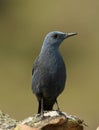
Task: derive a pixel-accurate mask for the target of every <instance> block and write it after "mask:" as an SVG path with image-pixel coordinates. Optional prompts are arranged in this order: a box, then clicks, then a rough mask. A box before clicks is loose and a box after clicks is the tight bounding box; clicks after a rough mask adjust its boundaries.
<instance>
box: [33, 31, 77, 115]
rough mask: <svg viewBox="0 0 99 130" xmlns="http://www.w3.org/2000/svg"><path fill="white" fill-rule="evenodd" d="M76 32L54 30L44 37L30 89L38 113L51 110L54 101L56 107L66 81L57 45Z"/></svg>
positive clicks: (35, 63)
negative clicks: (37, 104)
mask: <svg viewBox="0 0 99 130" xmlns="http://www.w3.org/2000/svg"><path fill="white" fill-rule="evenodd" d="M76 34H77V33H63V32H59V31H54V32H50V33H48V34H47V35H46V37H45V39H44V42H43V45H42V48H41V51H40V54H39V56H38V57H37V58H36V60H35V62H34V66H33V70H32V90H33V93H34V94H35V95H36V97H37V100H38V103H39V107H38V113H41V114H42V113H43V112H44V111H49V110H52V109H53V105H54V104H55V102H56V104H57V107H58V103H57V97H58V96H59V94H60V93H61V92H62V91H63V90H64V87H65V81H66V67H65V64H64V61H63V58H62V56H61V54H60V52H59V46H60V44H61V43H62V41H63V40H64V39H66V38H68V37H70V36H74V35H76ZM58 110H59V107H58Z"/></svg>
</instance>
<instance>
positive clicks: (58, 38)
mask: <svg viewBox="0 0 99 130" xmlns="http://www.w3.org/2000/svg"><path fill="white" fill-rule="evenodd" d="M76 34H77V33H75V32H74V33H63V32H59V31H54V32H50V33H48V34H47V35H46V37H45V39H44V46H55V47H59V45H60V44H61V42H62V41H63V40H64V39H66V38H68V37H70V36H74V35H76Z"/></svg>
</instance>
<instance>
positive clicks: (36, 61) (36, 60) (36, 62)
mask: <svg viewBox="0 0 99 130" xmlns="http://www.w3.org/2000/svg"><path fill="white" fill-rule="evenodd" d="M38 59H39V56H38V57H37V58H36V59H35V61H34V64H33V69H32V75H33V73H34V70H35V68H36V67H37V65H38Z"/></svg>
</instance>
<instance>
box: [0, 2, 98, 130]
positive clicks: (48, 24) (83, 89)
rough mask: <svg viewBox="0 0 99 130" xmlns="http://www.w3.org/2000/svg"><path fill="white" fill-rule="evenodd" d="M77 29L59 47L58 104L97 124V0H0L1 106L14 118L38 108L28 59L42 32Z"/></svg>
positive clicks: (36, 48) (91, 125)
mask: <svg viewBox="0 0 99 130" xmlns="http://www.w3.org/2000/svg"><path fill="white" fill-rule="evenodd" d="M54 30H59V31H63V32H78V35H77V36H75V37H72V38H69V39H67V40H65V41H64V43H63V44H62V46H61V48H60V50H61V53H62V55H63V58H64V60H65V63H66V66H67V75H68V77H67V83H66V89H65V91H64V92H63V93H62V94H61V96H60V97H59V98H58V99H59V105H60V108H61V110H62V111H65V112H67V113H68V114H73V115H76V116H78V117H80V118H82V119H84V120H85V122H86V123H87V124H88V126H89V127H88V128H86V129H87V130H92V129H96V127H97V126H98V125H99V1H98V0H87V1H86V0H83V1H81V0H61V1H59V0H54V1H53V0H50V1H47V0H42V1H40V0H39V1H34V0H9V1H7V0H1V1H0V109H1V110H3V111H4V112H5V113H9V114H10V115H11V116H12V117H13V118H16V119H17V120H20V119H24V118H26V117H28V116H30V115H32V114H34V113H36V112H37V101H36V98H35V96H34V95H33V94H32V92H31V70H32V65H33V61H34V59H35V58H36V56H37V55H38V54H39V52H40V48H41V46H42V42H43V39H44V37H45V35H46V33H48V32H50V31H54Z"/></svg>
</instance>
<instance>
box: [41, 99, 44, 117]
mask: <svg viewBox="0 0 99 130" xmlns="http://www.w3.org/2000/svg"><path fill="white" fill-rule="evenodd" d="M41 116H42V117H44V109H43V97H42V98H41Z"/></svg>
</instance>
